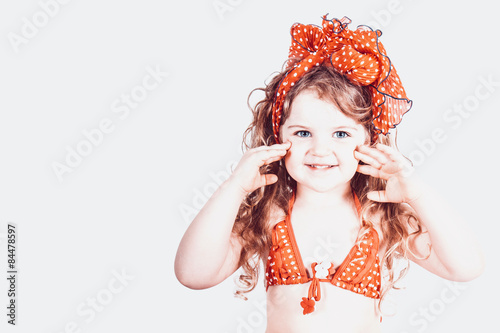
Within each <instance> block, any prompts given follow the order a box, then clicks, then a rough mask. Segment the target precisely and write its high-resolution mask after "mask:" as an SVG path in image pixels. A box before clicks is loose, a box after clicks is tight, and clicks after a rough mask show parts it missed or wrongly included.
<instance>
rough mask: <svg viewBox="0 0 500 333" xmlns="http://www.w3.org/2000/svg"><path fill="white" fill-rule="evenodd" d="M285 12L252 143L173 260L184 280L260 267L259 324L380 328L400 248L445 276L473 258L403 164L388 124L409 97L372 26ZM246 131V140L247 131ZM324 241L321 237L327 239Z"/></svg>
mask: <svg viewBox="0 0 500 333" xmlns="http://www.w3.org/2000/svg"><path fill="white" fill-rule="evenodd" d="M349 23H350V20H349V19H347V18H343V19H342V20H337V19H332V20H328V19H327V17H326V16H325V17H323V24H322V27H318V26H314V25H302V24H294V25H293V26H292V29H291V36H292V44H291V47H290V54H289V59H288V62H287V64H286V66H285V70H284V71H283V72H282V73H279V74H277V75H276V76H275V77H274V78H273V79H272V80H271V82H270V83H269V84H268V85H267V87H266V88H264V89H261V90H263V91H264V93H265V97H264V99H263V100H262V101H260V102H259V103H257V105H256V106H255V108H254V110H253V113H254V120H253V122H252V124H251V125H250V126H249V128H248V129H247V131H246V133H245V135H246V137H250V144H249V145H247V147H248V148H249V149H248V150H247V151H246V153H245V154H244V155H243V157H242V159H241V161H240V162H239V164H238V166H237V167H236V168H235V170H234V172H233V173H232V175H231V176H230V177H229V178H228V179H227V180H226V181H225V182H224V183H223V184H222V185H221V186H220V188H219V189H218V190H217V191H216V192H215V193H214V194H213V196H212V197H211V198H210V200H209V201H208V202H207V203H206V205H205V206H204V207H203V209H202V210H201V211H200V212H199V214H198V215H197V216H196V218H195V219H194V220H193V222H192V223H191V225H190V226H189V228H188V229H187V231H186V233H185V235H184V237H183V239H182V241H181V243H180V245H179V249H178V252H177V257H176V261H175V272H176V275H177V278H178V279H179V281H180V282H181V283H182V284H184V285H185V286H187V287H189V288H193V289H203V288H209V287H212V286H214V285H217V284H218V283H220V282H222V281H224V280H225V279H226V278H227V277H229V276H230V275H232V274H233V273H234V272H235V271H236V270H237V269H239V268H240V267H241V268H242V270H243V274H241V276H240V278H239V282H240V284H241V289H240V290H238V291H237V292H236V293H237V295H240V296H242V297H244V296H243V294H244V293H246V292H248V291H251V290H252V289H253V288H254V287H255V286H256V283H257V280H258V276H259V270H260V269H259V268H260V262H261V261H262V262H263V264H264V266H265V276H264V281H265V284H266V290H267V330H266V332H268V333H280V332H291V333H294V332H301V333H302V332H313V331H314V330H315V329H322V330H321V331H315V332H333V331H335V332H363V333H367V332H380V321H381V317H380V313H381V311H380V304H381V301H382V299H383V298H384V296H385V295H386V293H387V292H388V291H389V290H390V289H391V288H392V287H393V286H394V283H395V282H396V281H397V280H398V279H399V278H401V277H402V275H403V273H404V272H405V271H406V269H404V270H402V271H401V272H400V274H395V272H394V271H395V267H394V264H395V259H397V258H404V259H407V260H408V259H409V260H411V261H413V262H415V263H417V264H418V265H420V266H422V267H423V268H425V269H427V270H428V271H430V272H431V273H434V274H436V275H438V276H440V277H443V278H445V279H449V280H454V281H467V280H471V279H474V278H475V277H477V276H478V275H479V274H481V272H482V270H483V257H482V254H481V251H480V249H479V247H478V245H477V244H476V241H475V240H474V239H473V237H472V236H471V233H470V231H468V230H467V229H466V226H465V223H464V222H463V221H462V219H461V218H460V216H457V215H456V214H455V213H454V212H453V211H452V210H451V209H450V208H449V207H447V206H446V205H445V203H444V202H443V200H442V199H441V198H439V197H438V195H437V194H435V193H434V192H433V191H432V190H431V189H430V188H429V187H428V186H425V185H424V184H423V183H421V182H420V181H419V180H417V179H416V176H415V175H414V174H413V173H412V172H411V165H408V164H409V162H408V161H407V159H406V158H405V157H403V155H402V154H400V153H399V152H398V150H397V149H396V145H395V142H394V139H393V138H392V137H390V134H388V132H389V129H391V128H394V127H395V126H396V125H397V124H399V122H400V121H401V118H402V116H403V114H404V113H406V112H407V111H408V110H409V109H410V107H411V101H410V100H409V99H408V98H407V97H406V93H405V90H404V88H403V86H402V84H401V82H400V79H399V77H398V75H397V72H396V70H395V68H394V66H393V65H392V63H391V61H390V60H389V58H388V57H387V55H386V51H385V49H384V47H383V46H382V44H381V42H380V40H379V37H380V36H381V33H380V31H378V30H377V31H373V30H371V29H369V28H367V27H359V28H358V29H356V30H355V31H351V30H349V28H348V24H349ZM245 142H246V141H245ZM326 240H328V244H330V245H331V246H328V247H327V248H321V245H320V244H325V241H326Z"/></svg>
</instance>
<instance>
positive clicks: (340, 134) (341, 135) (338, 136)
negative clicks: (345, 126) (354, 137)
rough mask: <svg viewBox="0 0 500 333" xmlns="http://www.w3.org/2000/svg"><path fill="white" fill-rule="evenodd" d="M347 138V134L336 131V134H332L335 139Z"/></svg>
mask: <svg viewBox="0 0 500 333" xmlns="http://www.w3.org/2000/svg"><path fill="white" fill-rule="evenodd" d="M349 136H350V135H349V133H347V132H344V131H338V132H335V133H333V137H335V138H337V139H345V138H347V137H349Z"/></svg>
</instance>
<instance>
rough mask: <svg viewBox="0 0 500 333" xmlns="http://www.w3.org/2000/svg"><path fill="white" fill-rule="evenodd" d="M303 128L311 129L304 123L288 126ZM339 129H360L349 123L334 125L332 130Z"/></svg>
mask: <svg viewBox="0 0 500 333" xmlns="http://www.w3.org/2000/svg"><path fill="white" fill-rule="evenodd" d="M295 127H297V128H302V129H309V127H307V126H304V125H290V126H287V128H295ZM339 129H350V130H352V131H357V130H358V129H357V128H356V127H353V126H349V125H340V126H334V127H332V130H339Z"/></svg>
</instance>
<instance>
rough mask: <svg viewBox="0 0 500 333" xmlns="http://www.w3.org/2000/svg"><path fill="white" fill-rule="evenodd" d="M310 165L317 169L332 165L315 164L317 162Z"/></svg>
mask: <svg viewBox="0 0 500 333" xmlns="http://www.w3.org/2000/svg"><path fill="white" fill-rule="evenodd" d="M309 166H310V167H313V168H315V169H326V168H330V167H331V165H315V164H310V165H309Z"/></svg>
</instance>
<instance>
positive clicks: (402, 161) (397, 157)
mask: <svg viewBox="0 0 500 333" xmlns="http://www.w3.org/2000/svg"><path fill="white" fill-rule="evenodd" d="M376 147H377V149H379V150H380V151H383V152H384V153H385V154H386V155H387V156H389V158H390V159H391V160H393V161H394V162H396V163H398V164H399V165H408V164H410V162H409V161H408V159H407V158H406V157H404V156H403V154H401V153H400V152H399V151H397V150H396V149H394V148H393V147H390V146H387V145H383V144H381V143H377V145H376Z"/></svg>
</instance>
